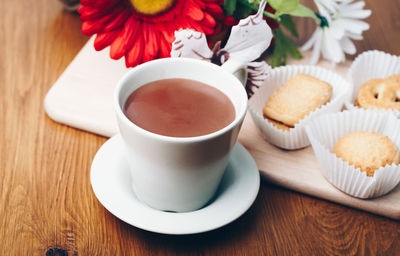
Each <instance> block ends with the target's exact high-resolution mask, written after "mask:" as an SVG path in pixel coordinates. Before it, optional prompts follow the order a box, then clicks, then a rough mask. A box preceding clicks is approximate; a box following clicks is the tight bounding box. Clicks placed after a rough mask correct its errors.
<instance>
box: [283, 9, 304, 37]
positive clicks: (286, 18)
mask: <svg viewBox="0 0 400 256" xmlns="http://www.w3.org/2000/svg"><path fill="white" fill-rule="evenodd" d="M279 23H280V24H282V26H284V27H285V28H286V29H287V30H288V31H289V32H290V33H291V34H292V35H293V36H294V37H299V34H298V33H297V29H296V24H295V23H294V21H293V19H292V17H291V16H290V15H287V14H284V15H281V16H280V19H279Z"/></svg>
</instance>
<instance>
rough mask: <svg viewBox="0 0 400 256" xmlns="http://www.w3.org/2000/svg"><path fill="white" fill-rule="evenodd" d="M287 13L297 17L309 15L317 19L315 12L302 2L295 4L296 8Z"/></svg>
mask: <svg viewBox="0 0 400 256" xmlns="http://www.w3.org/2000/svg"><path fill="white" fill-rule="evenodd" d="M288 14H290V15H292V16H297V17H310V18H313V19H315V20H318V18H317V16H316V15H315V13H314V12H313V11H312V10H311V9H310V8H308V7H306V6H304V5H302V4H299V5H297V7H296V9H294V10H292V11H290V12H288Z"/></svg>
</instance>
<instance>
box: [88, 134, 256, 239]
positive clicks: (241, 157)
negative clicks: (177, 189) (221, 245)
mask: <svg viewBox="0 0 400 256" xmlns="http://www.w3.org/2000/svg"><path fill="white" fill-rule="evenodd" d="M122 146H123V145H122V139H121V136H120V135H115V136H114V137H112V138H111V139H109V140H108V141H107V142H106V143H104V145H103V146H102V147H101V148H100V149H99V151H98V152H97V154H96V156H95V157H94V159H93V163H92V167H91V172H90V179H91V182H92V188H93V191H94V193H95V195H96V197H97V198H98V200H99V201H100V203H101V204H103V206H104V207H105V208H106V209H107V210H108V211H110V212H111V213H112V214H114V215H115V216H116V217H118V218H119V219H121V220H123V221H124V222H126V223H129V224H131V225H133V226H136V227H138V228H141V229H144V230H148V231H152V232H157V233H163V234H175V235H178V234H194V233H201V232H205V231H209V230H213V229H216V228H219V227H222V226H224V225H226V224H228V223H230V222H232V221H234V220H235V219H237V218H238V217H240V216H241V215H242V214H243V213H244V212H246V210H247V209H248V208H249V207H250V206H251V205H252V204H253V202H254V200H255V199H256V197H257V193H258V190H259V187H260V175H259V172H258V168H257V165H256V163H255V162H254V159H253V158H252V157H251V155H250V154H249V152H247V150H246V149H245V148H244V147H243V146H242V145H240V144H239V143H236V145H235V147H234V148H233V151H232V154H231V157H230V159H229V163H228V167H227V170H226V172H225V174H224V177H223V178H222V182H221V185H220V187H219V189H218V192H217V194H216V196H215V198H214V199H213V200H212V201H211V202H210V203H209V204H208V205H206V206H205V207H203V208H201V209H200V210H197V211H193V212H185V213H172V212H163V211H159V210H155V209H153V208H150V207H149V206H147V205H146V204H144V203H142V202H140V201H139V200H138V199H137V198H136V196H135V194H134V193H133V191H132V189H131V184H130V180H131V179H130V174H129V167H128V164H127V162H126V161H125V159H124V157H123V156H122V150H123V149H122Z"/></svg>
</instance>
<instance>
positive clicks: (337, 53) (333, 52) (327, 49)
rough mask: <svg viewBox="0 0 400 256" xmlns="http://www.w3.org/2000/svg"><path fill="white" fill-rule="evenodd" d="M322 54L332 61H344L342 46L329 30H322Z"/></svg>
mask: <svg viewBox="0 0 400 256" xmlns="http://www.w3.org/2000/svg"><path fill="white" fill-rule="evenodd" d="M322 55H323V56H324V58H326V59H328V60H330V61H332V62H333V63H339V62H341V61H344V59H345V56H344V53H343V50H342V48H341V47H340V44H339V42H338V41H337V40H335V39H334V38H333V36H332V35H331V34H330V31H329V30H325V31H324V37H323V42H322Z"/></svg>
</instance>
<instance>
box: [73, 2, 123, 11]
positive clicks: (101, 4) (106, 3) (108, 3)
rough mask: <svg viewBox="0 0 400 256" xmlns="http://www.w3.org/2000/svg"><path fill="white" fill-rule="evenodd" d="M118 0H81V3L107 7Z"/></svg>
mask: <svg viewBox="0 0 400 256" xmlns="http://www.w3.org/2000/svg"><path fill="white" fill-rule="evenodd" d="M119 2H120V0H81V5H84V6H90V7H92V8H96V9H101V10H105V9H109V8H111V7H113V6H114V5H116V4H118V3H119Z"/></svg>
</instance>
